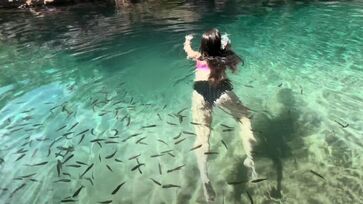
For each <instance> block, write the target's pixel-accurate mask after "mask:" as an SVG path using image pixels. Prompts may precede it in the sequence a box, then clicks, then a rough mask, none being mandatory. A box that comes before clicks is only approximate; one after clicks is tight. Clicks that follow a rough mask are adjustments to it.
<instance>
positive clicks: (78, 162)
mask: <svg viewBox="0 0 363 204" xmlns="http://www.w3.org/2000/svg"><path fill="white" fill-rule="evenodd" d="M76 163H77V164H81V165H86V166H87V164H86V163H84V162H81V161H76Z"/></svg>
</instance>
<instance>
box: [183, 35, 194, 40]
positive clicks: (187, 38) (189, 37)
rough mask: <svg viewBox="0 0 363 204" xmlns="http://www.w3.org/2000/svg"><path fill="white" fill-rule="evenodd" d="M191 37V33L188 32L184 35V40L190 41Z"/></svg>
mask: <svg viewBox="0 0 363 204" xmlns="http://www.w3.org/2000/svg"><path fill="white" fill-rule="evenodd" d="M192 39H193V34H189V35H186V36H185V41H191V40H192Z"/></svg>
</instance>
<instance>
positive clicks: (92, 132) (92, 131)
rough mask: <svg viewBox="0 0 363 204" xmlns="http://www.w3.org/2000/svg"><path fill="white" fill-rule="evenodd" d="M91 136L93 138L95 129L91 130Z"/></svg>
mask: <svg viewBox="0 0 363 204" xmlns="http://www.w3.org/2000/svg"><path fill="white" fill-rule="evenodd" d="M91 134H92V135H93V136H95V129H93V128H92V129H91Z"/></svg>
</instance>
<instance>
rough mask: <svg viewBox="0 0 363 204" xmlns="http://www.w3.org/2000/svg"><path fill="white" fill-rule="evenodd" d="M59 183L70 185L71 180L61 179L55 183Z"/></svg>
mask: <svg viewBox="0 0 363 204" xmlns="http://www.w3.org/2000/svg"><path fill="white" fill-rule="evenodd" d="M58 182H66V183H68V182H71V180H70V179H59V180H56V181H54V183H58Z"/></svg>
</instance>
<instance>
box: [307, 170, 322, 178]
mask: <svg viewBox="0 0 363 204" xmlns="http://www.w3.org/2000/svg"><path fill="white" fill-rule="evenodd" d="M309 172H310V173H312V174H314V175H315V176H318V177H320V178H322V179H324V180H326V179H325V178H324V176H322V175H321V174H319V173H317V172H316V171H313V170H310V171H309Z"/></svg>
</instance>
